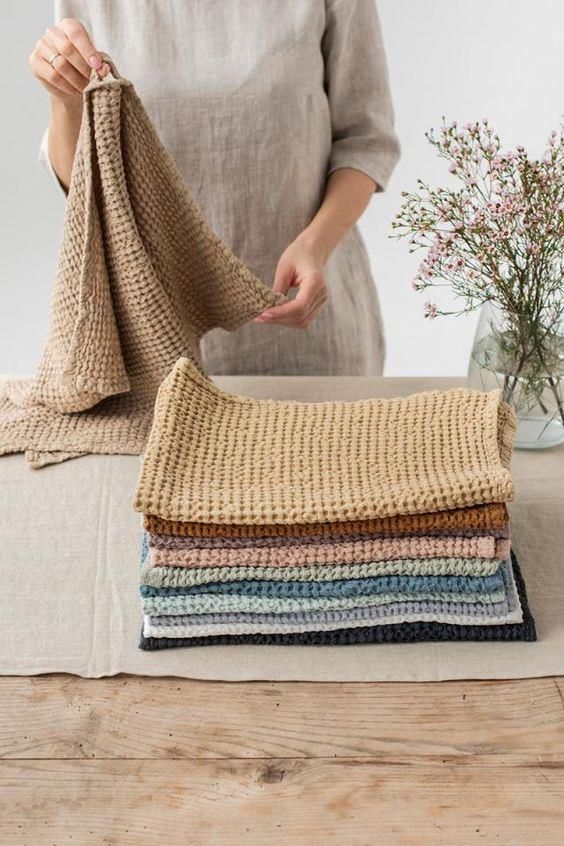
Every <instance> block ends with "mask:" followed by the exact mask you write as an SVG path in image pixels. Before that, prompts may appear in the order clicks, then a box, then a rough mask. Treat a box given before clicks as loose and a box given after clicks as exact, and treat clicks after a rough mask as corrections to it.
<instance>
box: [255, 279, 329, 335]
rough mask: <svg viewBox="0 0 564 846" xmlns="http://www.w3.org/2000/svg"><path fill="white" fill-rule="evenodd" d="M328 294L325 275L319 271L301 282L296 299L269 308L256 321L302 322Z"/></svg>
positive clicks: (286, 323)
mask: <svg viewBox="0 0 564 846" xmlns="http://www.w3.org/2000/svg"><path fill="white" fill-rule="evenodd" d="M326 296H327V294H326V290H325V283H324V281H323V277H322V276H321V275H319V274H317V273H316V274H312V275H311V276H309V277H308V278H307V279H304V281H303V282H302V283H301V284H300V286H299V290H298V294H297V296H296V298H295V299H293V300H290V301H289V302H287V303H284V304H283V305H280V306H273V307H272V308H269V309H267V310H266V311H264V312H263V313H262V314H260V315H259V316H258V317H257V318H255V321H256V322H257V323H284V324H285V325H289V324H290V323H292V324H294V323H295V324H298V323H301V322H302V320H304V319H305V318H306V317H307V316H308V314H309V313H310V311H311V310H312V309H314V308H317V306H318V305H319V304H320V302H321V300H322V299H323V297H325V298H326Z"/></svg>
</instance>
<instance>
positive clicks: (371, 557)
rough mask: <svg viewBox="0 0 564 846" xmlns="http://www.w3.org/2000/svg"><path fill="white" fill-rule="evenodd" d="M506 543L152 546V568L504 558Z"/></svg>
mask: <svg viewBox="0 0 564 846" xmlns="http://www.w3.org/2000/svg"><path fill="white" fill-rule="evenodd" d="M509 549H510V543H509V541H508V540H497V539H496V538H493V537H488V536H479V537H474V538H450V537H445V538H428V537H418V538H385V539H380V540H368V541H354V542H352V543H335V544H320V545H318V546H316V545H312V546H307V545H306V546H293V547H289V548H287V547H272V548H271V547H259V548H258V549H254V548H250V549H151V550H150V553H149V564H150V565H153V566H155V567H229V566H230V565H234V566H236V567H240V566H254V565H255V566H256V565H259V566H263V567H296V566H297V567H303V566H318V565H320V564H363V563H365V562H372V561H391V560H393V559H395V558H444V557H450V558H457V557H466V558H507V556H508V555H509Z"/></svg>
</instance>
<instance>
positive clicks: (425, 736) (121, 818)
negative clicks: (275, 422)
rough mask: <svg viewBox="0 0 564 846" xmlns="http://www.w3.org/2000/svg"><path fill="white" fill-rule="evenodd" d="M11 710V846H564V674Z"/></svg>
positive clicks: (191, 687) (82, 688) (4, 840)
mask: <svg viewBox="0 0 564 846" xmlns="http://www.w3.org/2000/svg"><path fill="white" fill-rule="evenodd" d="M222 381H223V383H225V382H226V381H227V380H222ZM446 384H447V381H446V380H445V386H446ZM448 384H453V380H448ZM304 391H305V388H304ZM305 392H306V393H307V391H305ZM299 398H302V397H299ZM0 700H1V702H0V721H1V732H0V738H1V740H0V749H1V756H2V761H1V762H0V803H1V805H2V812H1V814H0V846H19V844H29V846H43V844H57V846H59V844H66V843H74V844H80V846H87V844H102V843H103V844H112V845H113V844H135V846H144V844H161V843H166V844H167V846H173V844H174V846H175V845H176V844H190V846H196V844H205V845H206V846H208V844H213V846H216V844H217V845H218V846H219V845H220V844H229V846H239V844H253V846H254V844H257V846H259V844H260V846H266V844H291V845H292V846H300V844H304V846H305V845H306V844H307V846H316V844H323V846H331V845H332V844H339V846H356V844H358V846H361V844H362V846H372V844H382V846H387V845H388V844H393V846H396V845H397V846H412V844H413V846H415V844H421V845H422V846H430V844H433V846H434V844H448V845H449V846H465V844H473V843H484V844H494V843H495V844H500V846H520V845H521V844H523V846H524V844H527V846H531V844H534V846H537V844H538V846H549V844H554V846H562V844H564V679H562V678H542V679H530V680H524V681H503V682H496V681H487V682H441V683H420V684H414V683H372V684H320V683H297V682H285V683H276V684H275V683H265V682H252V683H221V682H200V681H189V680H179V679H174V678H171V679H167V678H158V679H155V678H151V679H149V678H141V677H133V676H131V677H127V676H122V677H119V676H118V677H115V678H110V679H80V678H75V677H72V676H65V675H52V676H39V677H31V678H17V677H5V678H2V679H0Z"/></svg>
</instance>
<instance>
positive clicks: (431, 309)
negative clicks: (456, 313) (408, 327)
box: [423, 300, 437, 320]
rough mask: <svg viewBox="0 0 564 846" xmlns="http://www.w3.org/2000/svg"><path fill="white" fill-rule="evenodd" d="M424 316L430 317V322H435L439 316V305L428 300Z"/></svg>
mask: <svg viewBox="0 0 564 846" xmlns="http://www.w3.org/2000/svg"><path fill="white" fill-rule="evenodd" d="M423 314H424V316H425V317H428V318H429V320H433V319H434V318H435V317H436V316H437V304H436V303H432V302H431V301H430V300H427V302H426V303H425V305H424V311H423Z"/></svg>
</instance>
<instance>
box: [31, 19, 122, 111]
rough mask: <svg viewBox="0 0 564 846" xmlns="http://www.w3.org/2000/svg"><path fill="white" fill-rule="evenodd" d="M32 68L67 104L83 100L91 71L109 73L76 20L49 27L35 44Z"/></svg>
mask: <svg viewBox="0 0 564 846" xmlns="http://www.w3.org/2000/svg"><path fill="white" fill-rule="evenodd" d="M57 54H59V55H57ZM53 56H55V57H56V58H53ZM50 59H52V62H50V61H49V60H50ZM29 66H30V68H31V71H32V73H33V75H34V76H35V77H36V78H37V79H38V80H39V81H40V82H41V84H42V85H43V86H44V87H45V88H46V89H47V91H48V92H49V94H50V95H51V96H52V97H54V98H55V99H56V100H58V101H60V102H63V103H65V104H66V105H71V104H72V103H73V102H74V101H80V100H81V97H82V92H83V91H84V89H85V87H86V86H87V85H88V81H89V79H90V72H91V70H92V68H95V69H96V70H97V71H98V72H99V74H100V76H102V77H103V76H106V74H107V73H108V71H109V67H108V65H107V64H106V63H105V62H104V61H103V60H102V57H101V56H100V54H99V52H98V51H97V50H96V48H95V47H94V45H93V44H92V40H91V38H90V36H89V35H88V33H87V31H86V30H85V28H84V27H83V25H82V24H81V23H80V21H76V20H74V19H73V18H65V19H64V20H62V21H61V22H60V23H59V24H57V26H52V27H49V29H48V30H47V31H46V32H45V35H44V36H43V38H40V39H39V41H38V42H37V44H36V45H35V47H34V49H33V52H32V53H31V55H30V57H29Z"/></svg>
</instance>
